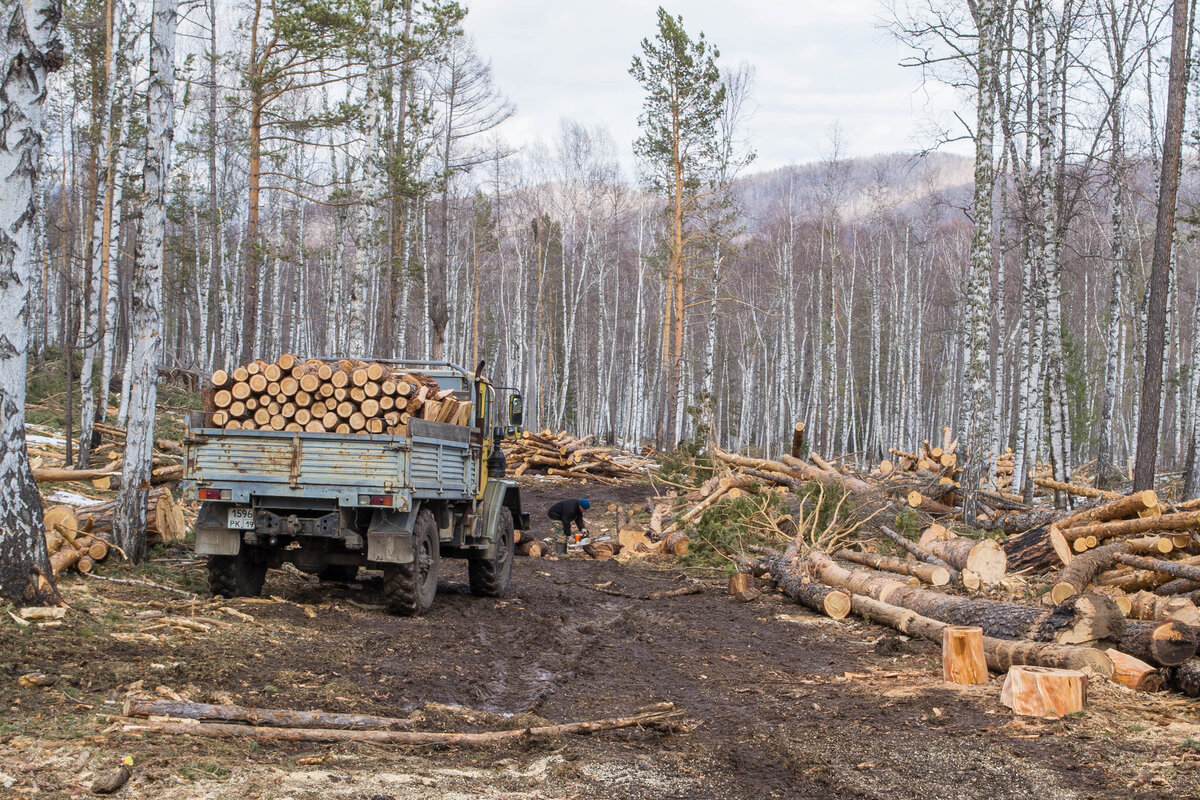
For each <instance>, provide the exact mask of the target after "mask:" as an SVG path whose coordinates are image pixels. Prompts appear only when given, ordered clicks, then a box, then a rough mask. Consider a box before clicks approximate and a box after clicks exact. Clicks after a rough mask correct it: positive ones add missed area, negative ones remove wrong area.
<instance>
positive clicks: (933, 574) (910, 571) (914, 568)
mask: <svg viewBox="0 0 1200 800" xmlns="http://www.w3.org/2000/svg"><path fill="white" fill-rule="evenodd" d="M833 555H834V556H835V557H836V558H840V559H842V560H843V561H850V562H853V563H855V564H862V565H863V566H865V567H871V568H873V569H878V570H883V571H884V572H895V573H896V574H898V575H911V576H912V577H914V578H917V579H919V580H921V581H923V582H924V583H928V584H930V585H931V586H945V585H946V584H948V583H950V570H948V569H946V568H945V567H935V566H934V565H933V564H923V563H921V562H919V561H905V560H904V559H902V558H893V557H891V556H881V555H879V554H878V553H860V552H856V551H854V550H846V549H842V550H838V551H837V552H836V553H834V554H833Z"/></svg>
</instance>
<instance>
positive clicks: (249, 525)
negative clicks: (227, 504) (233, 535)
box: [229, 508, 254, 531]
mask: <svg viewBox="0 0 1200 800" xmlns="http://www.w3.org/2000/svg"><path fill="white" fill-rule="evenodd" d="M229 527H230V528H233V529H234V530H238V531H252V530H254V509H253V508H231V509H229Z"/></svg>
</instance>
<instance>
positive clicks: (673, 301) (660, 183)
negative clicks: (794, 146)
mask: <svg viewBox="0 0 1200 800" xmlns="http://www.w3.org/2000/svg"><path fill="white" fill-rule="evenodd" d="M719 56H720V52H719V51H718V50H717V49H716V48H715V47H713V46H712V45H710V44H709V43H708V41H707V40H706V39H705V38H704V34H703V33H701V34H700V35H699V36H697V38H696V39H694V40H693V39H692V38H691V37H689V36H688V34H687V31H686V30H684V27H683V17H672V16H671V15H670V14H668V13H667V12H666V10H665V9H663V8H662V7H661V6H660V7H659V9H658V34H657V35H656V36H655V38H654V40H653V41H651V40H650V39H643V40H642V55H640V56H634V57H633V63H632V64H631V66H630V68H629V74H630V75H632V76H633V77H634V78H635V79H636V80H637V81H638V83H640V84H641V85H642V88H643V90H644V91H645V92H646V99H645V101H644V103H643V105H642V113H641V115H640V116H639V117H638V123H639V125H640V126H641V129H642V135H641V136H640V137H638V139H637V141H636V142H634V152H635V153H637V155H638V156H639V157H640V158H641V159H643V160H644V162H645V165H646V176H645V180H646V183H647V185H648V186H649V188H650V189H651V190H652V191H654V192H656V193H658V194H660V195H662V196H664V197H665V198H666V201H667V216H668V224H667V241H666V245H667V275H666V292H667V294H666V309H665V313H664V314H663V331H662V335H663V345H664V346H663V348H662V351H663V358H664V361H665V364H664V366H665V367H666V370H667V397H666V404H665V405H666V407H665V409H664V412H665V413H664V419H665V420H666V425H667V428H666V430H665V432H664V435H663V436H662V437H660V438H665V442H664V443H665V444H667V445H674V444H675V437H676V435H677V434H678V433H679V431H677V430H676V428H675V425H676V420H677V419H678V418H679V414H680V403H681V394H682V391H683V386H682V371H683V370H682V367H683V352H684V341H683V339H684V328H685V325H686V319H685V317H686V308H687V305H686V299H685V285H686V283H687V280H688V276H689V274H690V258H691V252H690V251H691V250H692V247H691V245H692V244H693V242H695V241H697V240H698V239H699V238H701V236H702V233H699V232H697V231H695V230H694V229H693V228H694V223H695V221H696V220H695V218H696V216H697V215H698V214H699V212H700V211H701V205H702V204H701V202H700V200H701V198H702V196H703V191H704V186H705V185H706V184H709V183H711V175H712V173H713V171H714V170H715V169H716V167H717V164H718V162H719V155H720V153H719V150H720V129H719V121H720V119H721V112H722V108H723V106H724V103H725V86H724V84H723V83H722V81H721V73H720V70H718V68H717V64H716V59H717V58H718V57H719ZM661 429H662V428H661V423H660V430H661Z"/></svg>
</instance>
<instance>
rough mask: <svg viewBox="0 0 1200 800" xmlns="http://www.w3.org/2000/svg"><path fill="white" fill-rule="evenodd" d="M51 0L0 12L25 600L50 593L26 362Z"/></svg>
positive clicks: (0, 525) (5, 227)
mask: <svg viewBox="0 0 1200 800" xmlns="http://www.w3.org/2000/svg"><path fill="white" fill-rule="evenodd" d="M61 15H62V5H61V4H60V3H59V2H57V0H28V1H27V2H18V3H10V4H9V5H7V6H6V7H5V8H4V9H3V10H0V23H2V24H3V33H2V34H0V103H2V105H3V113H0V308H3V309H5V313H3V314H0V596H3V597H4V598H5V599H6V600H8V601H10V602H13V603H17V604H18V605H22V604H38V603H41V602H46V601H48V600H49V599H50V597H51V596H52V595H53V593H54V588H53V585H52V584H51V583H50V575H51V573H50V562H49V559H48V557H47V554H46V540H45V537H44V536H43V525H42V498H41V495H40V494H39V493H38V488H37V484H36V483H35V482H34V480H33V473H32V471H31V470H30V467H29V454H28V451H27V450H26V447H25V364H26V358H27V352H28V345H29V287H30V273H31V270H32V269H33V255H34V244H35V243H34V219H33V216H34V214H35V213H36V208H37V201H36V199H35V197H34V191H35V189H36V187H37V185H38V168H39V165H40V164H41V158H42V108H43V105H44V104H45V100H46V81H47V74H48V73H49V72H52V71H54V70H56V69H58V68H59V67H61V66H62V63H63V51H62V43H61V42H60V41H59V39H58V22H59V18H60V17H61Z"/></svg>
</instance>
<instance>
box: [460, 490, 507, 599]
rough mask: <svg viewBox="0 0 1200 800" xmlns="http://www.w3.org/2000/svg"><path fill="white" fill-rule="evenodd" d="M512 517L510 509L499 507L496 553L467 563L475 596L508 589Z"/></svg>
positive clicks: (498, 592)
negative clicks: (490, 556)
mask: <svg viewBox="0 0 1200 800" xmlns="http://www.w3.org/2000/svg"><path fill="white" fill-rule="evenodd" d="M512 562H513V518H512V511H510V510H509V509H507V508H502V509H500V519H499V520H498V521H497V522H496V555H495V557H494V558H473V559H471V561H470V562H469V563H468V564H467V572H468V573H469V575H470V577H471V594H473V595H476V596H477V597H499V596H500V595H502V594H504V593H505V592H506V591H508V581H509V579H510V578H511V577H512Z"/></svg>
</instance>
